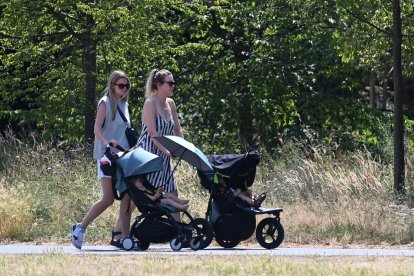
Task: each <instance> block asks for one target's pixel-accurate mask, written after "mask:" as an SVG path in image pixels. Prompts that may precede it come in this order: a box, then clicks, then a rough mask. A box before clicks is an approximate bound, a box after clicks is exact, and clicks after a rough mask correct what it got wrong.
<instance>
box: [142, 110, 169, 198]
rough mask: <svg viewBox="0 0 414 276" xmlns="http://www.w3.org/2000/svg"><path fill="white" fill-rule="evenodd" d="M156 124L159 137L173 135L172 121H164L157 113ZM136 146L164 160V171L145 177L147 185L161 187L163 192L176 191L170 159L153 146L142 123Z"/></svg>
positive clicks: (145, 126) (146, 128)
mask: <svg viewBox="0 0 414 276" xmlns="http://www.w3.org/2000/svg"><path fill="white" fill-rule="evenodd" d="M156 123H157V133H158V135H159V136H163V135H172V134H173V129H174V121H173V120H172V119H170V120H169V121H166V120H165V119H164V118H163V117H162V116H161V115H160V114H159V113H157V117H156ZM138 146H139V147H141V148H143V149H144V150H146V151H149V152H151V153H154V154H156V155H158V156H161V157H162V159H163V160H164V161H163V166H164V169H163V170H162V171H159V172H155V173H151V174H149V175H148V176H147V179H148V181H149V183H151V184H152V185H153V186H154V187H155V188H159V187H162V188H163V189H164V191H165V192H172V191H176V190H177V184H176V182H175V178H174V175H173V172H172V168H171V158H170V157H168V156H167V155H165V154H164V153H163V152H162V151H161V150H159V149H158V148H157V146H155V145H154V143H153V142H152V140H151V138H150V136H149V133H148V127H147V125H146V124H145V123H144V122H142V130H141V135H140V136H139V138H138ZM167 181H168V183H167Z"/></svg>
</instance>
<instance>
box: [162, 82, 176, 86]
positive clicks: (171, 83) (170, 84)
mask: <svg viewBox="0 0 414 276" xmlns="http://www.w3.org/2000/svg"><path fill="white" fill-rule="evenodd" d="M162 83H168V85H169V86H173V85H175V81H163V82H162Z"/></svg>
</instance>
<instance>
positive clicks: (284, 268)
mask: <svg viewBox="0 0 414 276" xmlns="http://www.w3.org/2000/svg"><path fill="white" fill-rule="evenodd" d="M413 272H414V264H413V262H412V261H411V258H378V257H358V258H357V257H342V258H336V257H313V258H288V257H267V256H266V257H264V256H260V257H259V256H217V257H214V256H202V257H198V256H186V257H185V258H183V257H179V256H170V257H168V256H167V257H165V256H163V257H160V256H157V255H146V256H128V258H125V256H92V255H86V256H65V255H60V254H47V255H42V256H0V274H1V275H137V274H139V275H412V274H413Z"/></svg>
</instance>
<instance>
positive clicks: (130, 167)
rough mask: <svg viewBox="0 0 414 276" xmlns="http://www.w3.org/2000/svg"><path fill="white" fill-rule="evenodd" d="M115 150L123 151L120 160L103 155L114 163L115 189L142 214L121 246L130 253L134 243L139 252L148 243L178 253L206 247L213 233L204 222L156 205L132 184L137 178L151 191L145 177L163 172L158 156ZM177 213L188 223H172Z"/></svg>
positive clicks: (164, 206) (137, 149)
mask: <svg viewBox="0 0 414 276" xmlns="http://www.w3.org/2000/svg"><path fill="white" fill-rule="evenodd" d="M117 148H118V149H119V150H121V151H123V152H124V154H123V155H122V156H121V157H119V158H117V157H115V156H114V155H113V154H111V151H110V150H108V149H107V151H106V154H105V156H107V157H108V158H109V159H112V161H115V163H116V166H115V167H116V173H115V179H116V182H115V187H116V190H117V191H119V192H122V193H128V194H129V195H130V197H131V199H132V201H133V202H134V203H135V205H136V206H137V208H138V210H139V212H140V213H141V214H140V215H139V216H138V217H137V218H136V219H135V222H134V223H133V224H132V226H131V230H130V236H129V238H125V239H123V240H122V247H123V248H124V249H125V250H131V249H132V248H133V247H134V245H135V243H136V244H137V246H138V247H139V248H140V249H141V250H147V249H148V247H149V246H150V244H151V243H165V242H169V243H170V246H171V249H172V250H174V251H179V250H181V249H182V248H183V247H190V248H191V249H193V250H198V249H201V248H205V247H206V246H208V245H209V244H210V243H211V241H212V239H213V230H212V228H211V225H210V223H209V222H208V221H207V220H206V219H204V218H195V219H193V217H192V216H191V215H190V214H189V213H188V212H187V211H180V210H178V209H175V208H173V207H170V206H166V205H160V204H155V203H154V201H152V200H151V199H150V198H149V197H148V196H147V195H146V194H145V193H144V192H143V191H142V190H140V189H138V188H137V187H136V186H135V185H134V183H133V179H136V178H137V177H139V178H140V179H141V180H142V184H143V185H144V186H145V188H147V189H154V187H153V186H152V185H151V184H150V183H149V182H148V181H147V180H146V179H147V178H146V176H147V175H148V174H150V173H153V172H156V171H160V170H162V169H163V166H162V159H161V157H159V156H157V155H155V154H152V153H149V152H147V151H145V150H144V149H142V148H136V149H135V150H133V151H131V152H127V151H125V150H124V149H123V148H121V147H117ZM177 212H182V213H183V215H184V216H185V217H186V218H187V221H188V222H187V223H185V222H177V221H175V220H174V218H173V217H172V215H171V214H172V213H177Z"/></svg>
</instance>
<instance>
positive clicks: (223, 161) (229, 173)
mask: <svg viewBox="0 0 414 276" xmlns="http://www.w3.org/2000/svg"><path fill="white" fill-rule="evenodd" d="M208 160H209V161H210V163H211V164H212V166H213V168H214V170H215V171H216V175H215V176H214V177H213V178H218V177H221V178H222V179H223V181H224V182H225V183H226V185H227V186H228V187H229V188H234V189H237V188H240V189H242V190H243V189H246V188H247V187H250V186H251V185H252V184H253V182H254V179H255V177H256V166H257V165H258V164H259V163H260V154H259V153H258V152H257V151H256V150H250V151H249V152H247V153H246V154H221V155H210V156H208ZM199 175H200V177H201V179H202V181H201V182H202V185H203V186H204V187H205V188H207V189H210V188H211V185H212V184H213V183H214V182H215V181H214V179H212V175H211V174H210V175H209V174H202V173H201V172H199Z"/></svg>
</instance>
